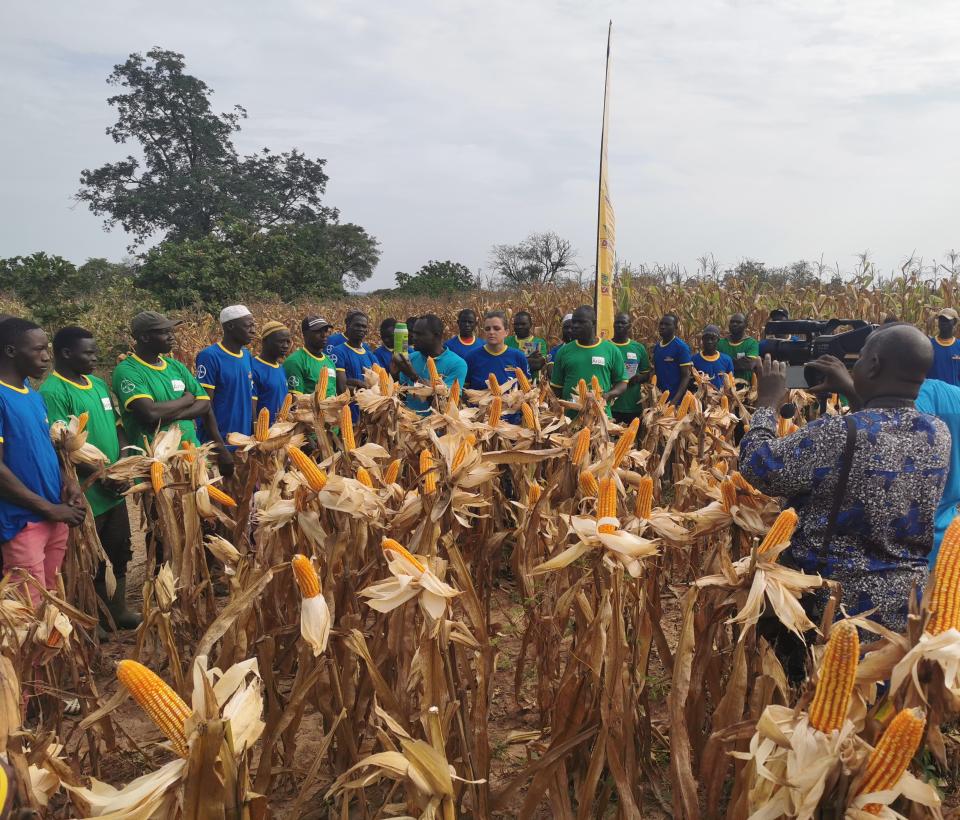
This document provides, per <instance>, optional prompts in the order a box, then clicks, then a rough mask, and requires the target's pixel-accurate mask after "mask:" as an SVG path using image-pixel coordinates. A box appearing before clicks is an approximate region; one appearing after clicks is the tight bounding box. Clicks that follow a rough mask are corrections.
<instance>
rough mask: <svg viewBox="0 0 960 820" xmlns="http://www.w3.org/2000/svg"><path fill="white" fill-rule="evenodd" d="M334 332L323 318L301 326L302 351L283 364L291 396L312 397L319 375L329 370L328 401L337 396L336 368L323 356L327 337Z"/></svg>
mask: <svg viewBox="0 0 960 820" xmlns="http://www.w3.org/2000/svg"><path fill="white" fill-rule="evenodd" d="M332 329H333V326H332V325H331V324H330V323H329V322H328V321H327V320H326V319H323V318H321V317H320V316H307V317H306V318H305V319H304V320H303V321H302V322H301V323H300V332H301V333H302V334H303V347H301V348H300V349H299V350H295V351H294V352H293V353H291V354H290V355H289V356H287V358H286V359H284V360H283V369H284V370H285V371H286V374H287V386H288V387H289V388H290V392H291V393H294V394H297V393H313V391H314V390H316V389H317V382H318V381H319V380H320V371H321V370H323V369H324V368H326V369H327V370H328V371H329V375H328V378H327V398H329V397H330V396H334V395H336V393H337V364H336V362H334V361H333V359H331V358H330V357H329V356H327V355H326V354H325V353H324V348H325V347H326V345H327V337H328V336H329V335H330V331H331V330H332Z"/></svg>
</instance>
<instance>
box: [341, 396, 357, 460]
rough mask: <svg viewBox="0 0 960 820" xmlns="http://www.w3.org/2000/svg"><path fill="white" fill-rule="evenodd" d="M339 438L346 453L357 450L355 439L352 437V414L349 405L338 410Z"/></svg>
mask: <svg viewBox="0 0 960 820" xmlns="http://www.w3.org/2000/svg"><path fill="white" fill-rule="evenodd" d="M340 438H341V439H342V441H343V449H344V450H345V451H346V452H348V453H352V452H353V451H354V450H356V449H357V439H356V437H355V436H354V435H353V413H351V412H350V405H349V404H345V405H343V407H341V408H340Z"/></svg>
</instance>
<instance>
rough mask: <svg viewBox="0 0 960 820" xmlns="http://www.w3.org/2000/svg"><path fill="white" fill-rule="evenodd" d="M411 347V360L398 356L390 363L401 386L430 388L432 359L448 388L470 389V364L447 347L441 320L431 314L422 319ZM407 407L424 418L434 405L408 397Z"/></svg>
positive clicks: (417, 323) (420, 318)
mask: <svg viewBox="0 0 960 820" xmlns="http://www.w3.org/2000/svg"><path fill="white" fill-rule="evenodd" d="M410 344H411V347H412V348H413V350H411V351H410V354H409V357H408V356H403V355H400V354H397V353H394V354H393V361H392V362H391V363H390V371H391V372H392V373H393V374H394V375H397V374H399V376H400V383H401V384H408V385H410V384H419V383H421V382H422V383H424V384H430V372H429V369H428V366H427V358H428V357H431V358H432V359H433V363H434V364H435V365H436V366H437V372H438V373H439V374H440V378H441V379H443V383H444V384H445V385H446V386H447V387H452V386H453V383H454V382H459V383H460V386H461V387H464V386H465V385H466V381H467V363H466V362H465V361H464V360H463V359H461V358H460V357H459V356H458V355H457V354H456V353H454V352H453V351H452V350H450V349H449V348H447V347H445V346H444V343H443V322H442V321H441V319H440V317H439V316H435V315H433V314H432V313H428V314H426V315H425V316H421V317H419V318H418V319H417V321H416V323H415V324H414V325H413V327H412V328H411V332H410ZM407 406H408V407H409V408H410V409H411V410H415V411H416V412H417V413H419V414H420V415H426V413H427V412H428V411H429V409H430V404H429V403H428V402H426V401H424V400H423V399H421V398H420V397H419V396H410V395H408V396H407Z"/></svg>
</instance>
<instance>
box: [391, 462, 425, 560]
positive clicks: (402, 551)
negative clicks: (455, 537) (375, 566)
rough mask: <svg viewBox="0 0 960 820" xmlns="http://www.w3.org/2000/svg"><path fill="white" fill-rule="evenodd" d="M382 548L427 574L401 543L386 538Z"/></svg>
mask: <svg viewBox="0 0 960 820" xmlns="http://www.w3.org/2000/svg"><path fill="white" fill-rule="evenodd" d="M424 452H427V451H426V450H424ZM380 548H381V549H382V550H383V551H384V552H386V551H387V550H390V551H391V552H395V553H397V554H398V555H402V556H403V557H404V558H406V559H407V561H409V562H410V563H411V564H413V566H415V567H416V568H417V569H418V570H420V572H426V570H427V568H426V567H425V566H424V565H423V564H422V563H420V561H419V560H417V558H415V557H414V556H413V555H412V554H411V553H409V552H407V548H406V547H404V546H403V545H402V544H401V543H400V542H399V541H394V540H393V539H392V538H384V539H383V542H382V544H381V546H380Z"/></svg>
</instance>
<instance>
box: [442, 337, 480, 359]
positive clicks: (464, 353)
mask: <svg viewBox="0 0 960 820" xmlns="http://www.w3.org/2000/svg"><path fill="white" fill-rule="evenodd" d="M481 347H483V339H481V338H480V337H479V336H474V337H473V341H472V342H470V344H467V343H466V342H465V341H464V340H463V339H462V338H460V336H454V337H453V338H452V339H447V350H452V351H453V352H454V353H456V354H457V355H458V356H459V357H460V358H461V359H463V360H464V361H467V359H468V358H469V356H470V354H471V353H473V351H474V350H479V349H480V348H481Z"/></svg>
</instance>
